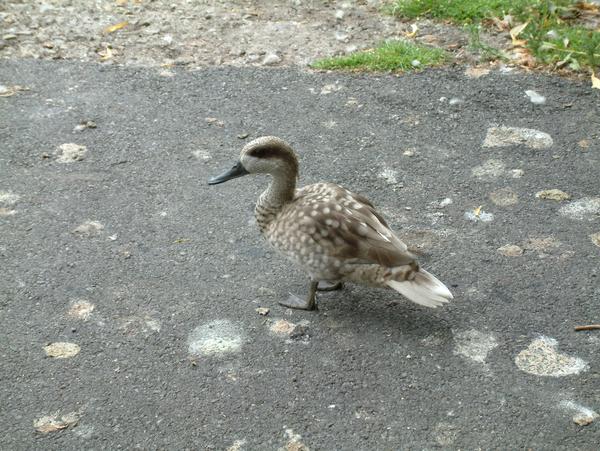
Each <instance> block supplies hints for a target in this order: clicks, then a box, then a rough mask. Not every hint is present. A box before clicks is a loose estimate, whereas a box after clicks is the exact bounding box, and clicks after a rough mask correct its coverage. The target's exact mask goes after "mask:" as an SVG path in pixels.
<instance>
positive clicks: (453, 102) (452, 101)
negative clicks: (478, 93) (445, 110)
mask: <svg viewBox="0 0 600 451" xmlns="http://www.w3.org/2000/svg"><path fill="white" fill-rule="evenodd" d="M461 103H465V101H464V100H463V99H461V98H459V97H452V98H451V99H450V100H448V105H460V104H461Z"/></svg>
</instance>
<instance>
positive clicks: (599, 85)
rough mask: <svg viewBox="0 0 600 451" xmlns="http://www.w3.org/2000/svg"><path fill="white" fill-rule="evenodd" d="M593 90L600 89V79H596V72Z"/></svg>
mask: <svg viewBox="0 0 600 451" xmlns="http://www.w3.org/2000/svg"><path fill="white" fill-rule="evenodd" d="M592 88H595V89H600V78H598V77H596V74H594V72H592Z"/></svg>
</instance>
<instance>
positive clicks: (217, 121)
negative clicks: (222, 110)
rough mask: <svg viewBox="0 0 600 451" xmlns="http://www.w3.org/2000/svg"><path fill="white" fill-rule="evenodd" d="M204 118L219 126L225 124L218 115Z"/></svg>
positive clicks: (207, 121)
mask: <svg viewBox="0 0 600 451" xmlns="http://www.w3.org/2000/svg"><path fill="white" fill-rule="evenodd" d="M204 120H205V121H206V123H207V124H210V125H216V126H217V127H223V126H224V125H225V123H224V122H223V121H220V120H219V119H217V118H216V117H207V118H205V119H204Z"/></svg>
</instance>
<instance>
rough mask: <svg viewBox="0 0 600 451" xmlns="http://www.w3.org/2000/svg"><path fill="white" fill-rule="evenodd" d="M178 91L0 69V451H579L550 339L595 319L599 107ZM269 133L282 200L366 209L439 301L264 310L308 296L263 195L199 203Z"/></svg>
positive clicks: (387, 92)
mask: <svg viewBox="0 0 600 451" xmlns="http://www.w3.org/2000/svg"><path fill="white" fill-rule="evenodd" d="M174 72H175V76H173V77H165V76H160V75H159V70H153V69H133V68H118V67H102V66H100V65H94V64H77V63H71V62H64V61H62V62H34V61H3V62H2V66H1V67H0V83H1V84H3V85H5V86H8V87H11V86H14V85H19V86H22V87H26V88H28V90H20V91H18V92H16V93H15V94H14V95H12V96H9V97H2V98H0V136H1V143H0V146H1V147H0V265H1V269H2V278H1V279H0V322H1V329H0V343H1V347H0V359H1V363H0V379H1V380H2V384H0V399H1V404H0V422H1V424H2V431H1V432H0V448H1V449H7V450H8V449H10V450H13V449H15V450H16V449H57V450H67V449H73V450H78V449H134V448H141V449H194V450H195V449H221V450H225V449H230V450H262V449H265V450H274V449H279V448H282V449H287V450H300V449H307V448H308V449H311V450H333V449H339V450H356V449H365V450H368V449H411V450H412V449H440V448H443V449H469V450H470V449H533V450H546V449H547V450H556V449H570V450H572V449H577V450H595V449H598V443H600V419H599V418H598V417H597V412H600V375H599V370H600V358H599V357H598V356H599V354H600V331H587V332H585V331H584V332H575V331H574V326H577V325H582V324H588V323H598V322H599V321H600V313H599V311H600V309H599V306H600V280H599V273H600V265H599V262H600V247H598V245H597V244H598V243H600V236H599V235H596V234H597V233H598V232H600V183H599V181H598V178H599V174H600V95H599V94H600V93H599V91H594V90H591V89H590V87H589V84H588V83H585V84H580V83H578V82H573V81H569V80H566V79H560V78H555V77H550V76H544V75H540V74H532V75H526V74H518V73H500V72H492V73H490V74H489V75H487V76H483V77H481V78H478V79H471V78H468V77H467V76H466V75H465V74H464V68H454V69H443V70H431V71H425V72H422V73H420V74H414V75H406V76H401V77H396V76H391V75H390V76H388V75H384V76H369V75H340V74H318V73H308V72H302V71H299V70H293V69H272V70H259V69H236V68H226V69H225V68H224V69H218V68H213V69H206V70H199V71H197V72H185V71H177V70H175V71H174ZM163 75H164V74H163ZM525 90H535V91H536V92H538V93H539V94H541V95H543V96H545V97H546V102H545V103H544V104H541V105H535V104H532V103H531V102H530V100H529V98H528V97H527V96H526V95H525V93H524V91H525ZM82 121H84V122H85V121H93V122H95V124H96V128H84V129H83V130H80V131H74V127H76V126H77V125H78V124H79V123H80V122H82ZM502 127H519V128H526V129H532V130H534V131H523V130H519V129H506V128H502ZM540 132H544V133H546V134H548V135H549V136H548V135H544V134H542V133H540ZM245 134H248V135H249V136H248V138H246V139H242V138H239V137H238V136H244V135H245ZM265 134H273V135H277V136H280V137H282V138H284V139H286V140H287V141H288V142H290V143H291V144H292V145H293V146H294V147H295V148H296V149H297V151H298V153H299V155H300V160H301V183H302V184H304V183H311V182H316V181H333V182H337V183H340V184H342V185H344V186H347V187H349V188H351V189H353V190H354V191H357V192H360V193H362V194H364V195H367V196H368V197H369V198H371V199H372V200H373V202H374V203H375V204H376V205H377V206H379V208H380V209H381V210H382V212H383V214H384V216H386V217H387V218H388V219H389V222H390V223H391V224H392V225H393V227H394V228H395V229H396V230H397V231H398V233H399V235H401V236H402V237H405V238H406V240H407V241H409V242H410V243H411V244H412V245H414V246H416V247H418V248H420V250H421V251H422V252H423V254H424V256H423V259H422V261H423V265H424V266H425V267H427V268H428V269H430V270H431V271H432V272H433V273H435V274H436V275H437V276H438V277H439V278H440V279H441V280H442V281H444V282H445V283H447V284H448V286H450V287H451V289H452V290H453V292H454V294H455V300H454V302H453V303H452V304H451V305H449V306H447V307H445V308H442V309H437V310H428V309H424V308H421V307H419V306H416V305H413V304H410V303H408V302H405V301H403V300H402V299H400V297H399V296H398V295H396V294H395V293H394V292H391V291H384V290H375V289H370V288H364V287H357V286H349V287H347V288H346V289H345V290H344V291H341V292H332V293H325V294H321V295H320V298H319V309H320V310H319V311H318V312H299V311H290V310H287V309H285V308H282V307H280V306H279V305H278V304H277V300H278V299H281V298H282V297H286V296H287V295H288V293H289V292H296V293H302V292H303V290H304V289H305V288H306V280H305V278H304V276H303V275H302V274H300V273H298V272H297V271H296V270H295V269H294V268H292V267H291V266H289V265H288V264H287V263H286V262H285V261H284V260H282V259H281V258H280V257H279V256H277V255H276V254H274V253H273V251H272V250H270V249H269V248H268V247H267V246H266V244H265V243H263V241H262V239H261V237H260V236H259V234H258V231H257V229H256V227H255V225H254V224H253V223H252V209H253V204H254V201H255V200H256V198H257V196H258V194H259V193H260V191H261V190H262V189H263V188H264V186H265V182H266V180H265V179H262V178H260V177H255V178H250V177H246V178H242V179H239V180H234V181H231V182H229V183H227V184H225V185H221V186H218V187H209V186H207V184H206V181H207V179H208V178H209V176H211V175H215V174H218V173H219V172H220V171H221V170H222V169H224V168H227V167H228V166H229V165H230V164H231V163H233V162H234V161H235V160H236V158H237V155H238V152H239V150H240V148H241V147H242V146H243V144H244V142H247V140H248V139H251V138H253V137H256V136H260V135H265ZM511 140H512V141H518V143H517V144H512V145H511V144H510V143H509V141H511ZM64 144H76V146H66V147H65V146H63V147H62V148H61V147H60V146H62V145H64ZM484 144H485V145H484ZM80 146H85V148H83V147H80ZM64 161H69V162H64ZM549 189H560V190H562V191H564V192H565V193H567V194H568V195H569V196H570V199H566V200H561V201H557V200H551V199H542V198H538V197H536V193H538V192H539V191H542V190H549ZM479 207H481V208H479ZM596 237H597V238H596ZM595 241H597V243H596V244H594V242H595ZM499 249H500V250H499ZM258 307H266V308H268V309H270V312H269V314H268V315H267V316H262V315H259V314H258V313H257V312H256V308H258ZM55 343H70V345H63V346H62V347H60V345H58V346H57V345H55V346H50V347H47V345H49V344H55ZM75 345H76V346H75ZM65 353H66V354H65ZM75 353H76V355H73V354H75ZM47 354H50V355H47ZM51 355H54V356H55V357H52V356H51ZM59 357H66V358H59Z"/></svg>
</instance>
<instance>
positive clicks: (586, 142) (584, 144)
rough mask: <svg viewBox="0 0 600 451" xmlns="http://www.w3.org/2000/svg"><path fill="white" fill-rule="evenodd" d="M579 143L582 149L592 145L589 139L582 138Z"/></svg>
mask: <svg viewBox="0 0 600 451" xmlns="http://www.w3.org/2000/svg"><path fill="white" fill-rule="evenodd" d="M577 145H578V146H579V147H581V148H582V149H588V148H589V147H590V141H589V140H588V139H582V140H581V141H579V142H578V143H577Z"/></svg>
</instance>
